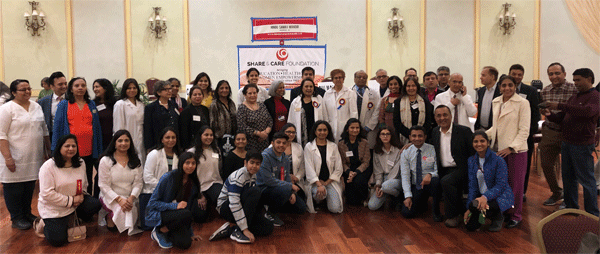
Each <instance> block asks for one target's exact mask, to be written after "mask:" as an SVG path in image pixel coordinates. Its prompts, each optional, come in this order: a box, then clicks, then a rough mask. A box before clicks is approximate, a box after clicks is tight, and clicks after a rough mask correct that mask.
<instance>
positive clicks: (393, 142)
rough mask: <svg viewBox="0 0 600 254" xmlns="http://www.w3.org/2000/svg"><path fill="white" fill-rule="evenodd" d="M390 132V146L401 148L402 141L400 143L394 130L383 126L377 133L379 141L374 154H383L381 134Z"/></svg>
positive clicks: (374, 148) (376, 143) (377, 140)
mask: <svg viewBox="0 0 600 254" xmlns="http://www.w3.org/2000/svg"><path fill="white" fill-rule="evenodd" d="M385 130H387V131H389V132H390V135H391V136H390V144H391V145H392V146H395V147H396V148H400V141H398V136H397V135H396V133H395V132H394V130H392V129H390V128H389V127H387V126H383V127H380V128H379V131H378V132H377V139H376V141H375V147H373V152H375V153H377V154H383V141H381V137H380V135H381V132H382V131H385Z"/></svg>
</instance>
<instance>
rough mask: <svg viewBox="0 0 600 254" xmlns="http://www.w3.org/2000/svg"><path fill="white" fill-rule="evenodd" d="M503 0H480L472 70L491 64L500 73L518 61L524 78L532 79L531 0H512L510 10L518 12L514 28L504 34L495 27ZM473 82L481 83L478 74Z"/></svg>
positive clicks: (533, 7) (532, 37) (533, 6)
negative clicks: (475, 64) (477, 41)
mask: <svg viewBox="0 0 600 254" xmlns="http://www.w3.org/2000/svg"><path fill="white" fill-rule="evenodd" d="M504 3H506V0H483V1H481V23H480V24H481V26H480V44H479V47H480V56H481V57H480V58H479V63H480V65H479V66H478V67H479V68H477V72H476V73H475V74H476V76H477V77H479V75H478V74H479V73H480V72H481V69H482V68H483V67H484V66H487V65H491V66H494V67H496V68H497V69H498V72H499V73H500V74H503V73H504V74H508V69H509V68H510V66H511V65H513V64H516V63H519V64H521V65H523V67H524V68H525V75H524V77H523V81H524V82H525V83H529V82H530V81H531V80H532V79H533V53H534V50H533V49H534V35H535V33H534V22H535V20H534V14H535V1H534V0H519V1H511V2H510V4H512V6H511V8H510V9H509V11H510V13H511V15H512V13H516V14H517V18H516V23H517V25H516V26H515V29H514V30H513V32H512V33H511V34H509V35H504V34H503V32H502V30H500V29H499V27H498V16H499V15H500V13H501V12H502V13H504V8H502V4H504ZM475 84H477V85H478V86H480V85H481V82H480V81H479V78H477V79H476V80H475Z"/></svg>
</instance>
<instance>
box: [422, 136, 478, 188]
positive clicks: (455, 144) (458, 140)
mask: <svg viewBox="0 0 600 254" xmlns="http://www.w3.org/2000/svg"><path fill="white" fill-rule="evenodd" d="M440 134H441V133H440V127H439V126H438V127H435V128H433V130H431V137H430V138H429V143H430V144H432V145H433V147H434V148H435V154H436V156H437V160H436V161H437V166H438V171H439V169H441V168H442V163H441V159H442V157H441V149H440ZM450 153H451V154H452V158H453V159H454V162H456V167H457V168H458V170H460V171H461V172H463V173H464V176H465V180H466V179H467V178H466V177H467V168H468V160H469V157H470V156H473V154H475V150H474V149H473V132H471V128H469V127H466V126H462V125H456V124H453V125H452V137H451V138H450Z"/></svg>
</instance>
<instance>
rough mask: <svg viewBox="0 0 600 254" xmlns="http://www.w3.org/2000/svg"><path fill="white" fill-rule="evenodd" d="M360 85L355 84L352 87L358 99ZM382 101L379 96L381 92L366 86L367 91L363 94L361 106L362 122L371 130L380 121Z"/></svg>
mask: <svg viewBox="0 0 600 254" xmlns="http://www.w3.org/2000/svg"><path fill="white" fill-rule="evenodd" d="M357 90H358V87H357V86H356V85H354V86H353V87H352V91H354V92H355V93H356V98H357V99H358V96H359V95H358V92H357ZM380 103H381V98H379V92H375V91H373V90H371V89H370V88H369V87H366V88H365V92H364V94H363V100H362V106H361V107H360V119H358V120H360V122H361V123H362V125H363V127H365V126H366V127H368V128H369V129H371V130H374V129H375V127H376V126H377V123H378V118H379V104H380Z"/></svg>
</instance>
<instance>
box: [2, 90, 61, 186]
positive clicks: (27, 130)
mask: <svg viewBox="0 0 600 254" xmlns="http://www.w3.org/2000/svg"><path fill="white" fill-rule="evenodd" d="M28 110H29V111H27V110H25V109H24V108H23V107H21V106H20V105H19V104H17V103H15V102H14V101H9V102H7V103H5V104H4V105H2V106H1V107H0V139H3V140H6V141H8V146H9V150H10V153H11V155H12V158H13V159H14V162H15V166H16V171H15V172H10V170H8V168H7V167H6V162H5V161H4V156H0V182H2V183H18V182H26V181H35V180H37V179H38V173H39V171H38V170H39V168H40V167H41V166H42V164H43V163H44V136H48V135H49V134H48V127H47V126H46V123H45V122H44V112H43V111H42V107H41V106H40V105H39V104H37V103H35V102H33V101H30V102H29V109H28Z"/></svg>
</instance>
